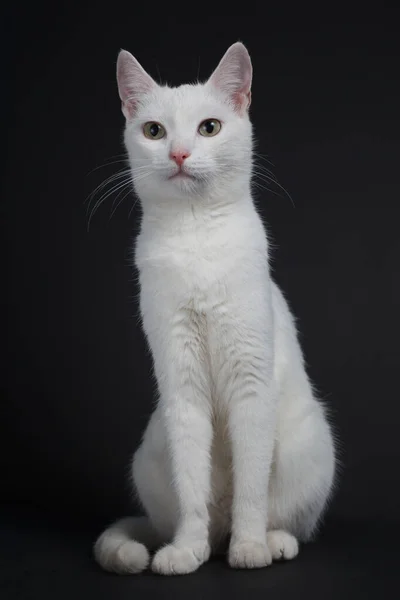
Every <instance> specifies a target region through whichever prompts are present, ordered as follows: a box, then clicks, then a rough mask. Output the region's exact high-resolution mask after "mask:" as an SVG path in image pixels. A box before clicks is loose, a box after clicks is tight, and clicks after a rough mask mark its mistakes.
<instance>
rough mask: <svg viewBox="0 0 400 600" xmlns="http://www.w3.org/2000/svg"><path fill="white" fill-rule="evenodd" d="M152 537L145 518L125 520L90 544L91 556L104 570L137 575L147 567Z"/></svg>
mask: <svg viewBox="0 0 400 600" xmlns="http://www.w3.org/2000/svg"><path fill="white" fill-rule="evenodd" d="M156 538H157V536H156V535H155V533H154V530H153V528H152V526H151V523H150V521H149V519H148V518H147V517H126V518H125V519H121V520H119V521H117V522H116V523H114V524H113V525H111V527H109V528H108V529H106V530H105V531H104V532H103V533H102V534H101V535H100V537H99V538H98V539H97V541H96V543H95V545H94V556H95V559H96V561H97V562H98V563H99V565H100V566H101V567H102V568H103V569H105V570H106V571H111V572H114V573H140V572H141V571H144V569H146V568H147V566H148V564H149V561H150V555H149V550H148V548H149V549H151V550H152V549H153V548H154V547H155V545H156V544H157V542H158V540H157V539H156Z"/></svg>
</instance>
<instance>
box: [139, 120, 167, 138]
mask: <svg viewBox="0 0 400 600" xmlns="http://www.w3.org/2000/svg"><path fill="white" fill-rule="evenodd" d="M143 133H144V135H145V136H146V137H147V138H149V140H161V138H163V137H164V135H165V133H166V131H165V129H164V127H163V126H162V125H160V123H156V122H155V121H149V122H148V123H145V124H144V125H143Z"/></svg>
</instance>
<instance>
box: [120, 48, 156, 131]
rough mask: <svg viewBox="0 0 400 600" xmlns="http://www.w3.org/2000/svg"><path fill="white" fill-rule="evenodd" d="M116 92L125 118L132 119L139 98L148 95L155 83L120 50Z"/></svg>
mask: <svg viewBox="0 0 400 600" xmlns="http://www.w3.org/2000/svg"><path fill="white" fill-rule="evenodd" d="M117 81H118V91H119V96H120V98H121V102H122V112H123V113H124V115H125V117H126V118H127V119H128V118H132V117H133V115H134V113H135V111H136V110H137V103H138V100H139V98H140V96H142V95H144V94H148V93H149V92H150V91H151V90H152V88H153V87H154V86H156V85H157V84H156V82H155V81H154V80H153V79H152V78H151V77H150V75H148V73H146V71H145V70H144V69H143V67H142V66H141V65H140V63H139V62H138V61H137V60H136V58H135V57H134V56H132V54H130V53H129V52H127V51H126V50H121V52H120V53H119V55H118V61H117Z"/></svg>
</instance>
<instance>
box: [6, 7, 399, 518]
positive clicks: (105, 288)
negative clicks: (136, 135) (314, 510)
mask: <svg viewBox="0 0 400 600" xmlns="http://www.w3.org/2000/svg"><path fill="white" fill-rule="evenodd" d="M197 8H198V7H197ZM242 9H243V14H242V13H241V12H239V11H237V13H235V14H237V16H234V15H232V14H229V15H228V14H227V13H226V12H224V11H220V12H215V11H216V10H217V9H216V8H215V7H214V12H213V11H212V10H211V11H210V10H208V9H206V8H204V9H203V8H202V9H201V12H197V13H196V7H193V6H189V5H186V8H185V9H184V10H182V11H181V12H179V11H177V12H176V13H175V16H169V17H166V16H164V15H162V14H161V13H160V12H159V11H157V10H155V9H154V10H153V12H150V11H149V12H148V14H145V12H144V11H143V10H142V11H140V9H139V7H138V6H135V5H134V3H129V4H128V3H127V4H124V3H115V4H114V5H110V4H109V3H107V5H104V7H102V6H100V5H98V4H95V3H90V2H81V3H80V4H79V6H77V7H74V6H71V5H67V4H66V3H65V6H63V5H60V6H59V5H57V3H53V4H51V5H50V4H49V5H44V4H43V3H42V4H40V3H32V5H31V6H30V7H29V5H26V7H24V6H23V5H21V4H20V5H19V7H18V9H14V11H13V14H11V12H9V14H8V15H7V18H6V19H5V20H4V21H3V26H4V28H5V30H6V31H5V34H4V35H5V37H3V43H4V41H5V44H4V53H3V54H4V57H5V59H6V60H5V65H4V71H3V82H4V83H5V85H4V86H3V88H4V92H2V94H3V96H2V101H3V102H4V103H6V104H5V110H3V115H5V134H4V138H3V147H4V146H6V157H5V159H4V160H3V163H2V168H3V170H4V173H3V176H2V225H3V234H2V242H4V243H5V250H4V252H3V254H2V256H3V258H5V263H4V264H5V266H4V270H3V277H2V279H3V281H4V287H3V292H2V302H3V304H4V310H3V311H2V319H4V327H3V330H4V332H5V335H4V337H3V343H2V348H3V352H4V357H3V360H2V368H3V375H2V388H3V392H4V395H3V399H4V402H3V408H2V411H1V412H2V416H1V426H2V428H3V432H2V436H1V440H2V445H3V451H2V452H1V461H2V465H1V480H2V484H1V490H2V491H1V494H2V500H3V501H5V502H9V503H21V504H30V505H31V506H36V507H38V508H41V509H43V510H45V511H47V512H50V513H61V514H63V515H65V516H66V517H74V518H75V517H76V518H77V519H78V518H79V519H80V518H81V517H83V519H84V520H85V521H86V522H91V521H94V520H96V521H98V522H103V521H105V520H107V519H109V518H111V517H114V516H122V515H125V514H126V513H127V512H132V510H133V506H134V505H133V501H132V499H131V495H130V490H129V485H128V479H127V474H128V465H129V460H130V457H131V454H132V452H133V451H134V449H135V448H136V446H137V444H138V442H139V440H140V436H141V433H142V431H143V429H144V427H145V425H146V422H147V418H148V415H149V412H150V411H151V409H152V406H153V402H154V382H153V381H152V379H151V376H150V367H151V362H150V357H149V355H148V352H147V350H146V347H145V343H144V339H143V335H142V332H141V330H140V327H139V324H138V319H137V303H136V295H137V291H138V290H137V286H136V281H135V273H134V272H133V270H132V268H131V265H130V254H131V247H132V240H133V236H134V235H135V232H137V229H138V223H139V218H140V211H139V208H138V206H136V207H135V208H134V209H133V210H132V212H131V214H130V216H129V213H130V211H131V208H132V204H133V202H134V198H133V195H131V196H130V197H129V198H127V199H126V200H125V201H124V202H123V204H121V206H120V207H119V208H118V210H116V212H115V214H114V216H113V217H112V218H111V219H110V212H111V208H112V204H113V200H114V199H115V196H116V195H115V194H114V196H111V197H110V198H109V199H108V200H107V201H106V202H105V203H104V204H103V205H102V206H101V207H100V209H99V210H98V211H97V213H96V214H95V216H94V218H93V220H92V223H91V225H90V228H89V230H88V228H87V215H86V205H85V199H86V198H87V196H88V194H89V193H90V192H91V191H93V190H94V188H95V187H96V186H97V185H98V184H99V183H101V182H102V181H103V180H104V179H105V178H106V177H107V176H109V175H112V174H113V173H115V172H116V171H117V170H118V169H119V168H121V166H122V165H121V163H115V164H109V165H108V166H104V167H102V168H99V169H97V170H95V171H92V170H93V169H94V168H95V167H98V166H100V165H104V164H105V163H107V161H108V162H110V161H112V160H116V158H112V157H115V156H116V155H119V154H121V153H122V152H123V150H124V149H123V146H122V128H123V123H124V119H123V116H122V114H121V112H120V102H119V98H118V94H117V87H116V82H115V64H116V58H117V54H118V51H119V49H120V48H125V49H127V50H129V51H131V52H132V53H133V54H134V55H135V56H136V57H137V58H138V59H139V61H140V62H141V63H142V65H143V66H144V68H146V69H147V70H148V71H149V72H150V73H151V74H152V75H153V76H154V77H155V78H156V79H159V77H161V80H162V81H164V82H168V83H170V84H173V85H178V84H179V83H182V82H187V81H192V80H194V79H196V77H197V75H198V74H199V76H200V78H201V79H205V78H206V77H208V75H209V74H210V73H211V71H212V70H213V68H214V67H215V66H216V64H217V62H218V61H219V59H220V58H221V56H222V54H223V53H224V52H225V50H226V49H227V47H228V46H229V45H230V44H231V43H233V42H235V41H236V40H238V39H240V40H241V41H243V42H244V43H245V44H246V45H247V47H248V49H249V52H250V54H251V56H252V60H253V67H254V83H253V103H252V107H251V115H252V120H253V122H254V125H255V132H256V137H257V139H258V151H259V152H261V153H263V154H267V155H268V156H269V157H270V159H271V160H272V162H273V163H274V165H275V167H274V172H275V174H276V176H277V177H278V180H279V181H280V183H281V184H282V185H283V186H284V187H285V188H286V189H287V190H288V191H289V192H290V194H291V196H292V198H293V201H294V204H295V207H293V206H292V204H291V202H290V200H289V199H288V198H287V197H285V195H281V196H277V195H275V194H273V193H270V192H268V191H257V193H256V196H257V204H258V206H259V209H260V211H261V212H262V215H263V217H264V220H265V222H266V223H267V225H268V231H269V233H270V235H271V239H272V240H273V243H274V246H275V249H274V260H273V269H274V276H275V278H276V280H277V281H278V282H279V284H280V285H281V286H282V288H283V289H284V291H285V292H286V295H287V296H288V298H289V300H290V303H291V306H292V308H293V310H294V312H295V314H296V315H297V318H298V326H299V331H300V334H301V340H302V344H303V348H304V350H305V354H306V358H307V363H308V365H309V373H310V375H311V377H312V378H313V380H314V382H315V384H316V386H317V388H318V390H319V393H320V394H321V396H322V397H323V398H326V399H327V401H328V402H329V405H330V407H331V410H332V417H333V420H334V423H335V428H336V430H337V433H338V436H339V438H340V440H341V444H340V445H341V462H342V472H341V477H340V487H339V489H338V491H337V494H336V496H335V499H334V502H333V504H332V506H331V509H330V517H331V519H337V520H340V519H345V520H349V519H350V520H351V521H352V522H353V523H356V521H357V520H365V519H369V520H370V522H371V523H372V522H375V523H376V522H378V521H379V520H380V519H382V518H385V519H389V520H397V519H398V508H399V505H400V491H399V489H400V486H399V476H398V473H399V459H400V450H399V442H398V437H399V434H398V431H399V414H400V409H399V393H398V383H397V382H398V370H399V367H398V365H399V354H400V350H399V314H400V313H399V308H398V307H399V303H400V285H399V277H398V260H399V255H400V254H399V250H400V248H399V246H400V242H399V235H398V227H399V226H398V203H399V200H400V181H399V159H400V119H399V107H400V89H399V40H398V37H399V36H398V31H397V26H396V20H395V19H394V18H392V17H391V15H388V14H387V15H386V18H385V19H383V18H381V16H379V15H378V14H376V13H375V14H371V15H366V14H365V13H363V14H362V15H361V14H360V15H358V18H357V19H356V18H355V19H354V20H353V19H351V18H350V16H349V15H348V14H347V15H346V16H343V15H342V16H341V15H339V14H331V15H330V16H329V19H328V17H325V18H323V17H322V14H321V15H317V14H315V13H314V14H312V13H311V14H310V15H306V14H305V13H303V14H302V15H294V14H292V13H291V12H290V10H289V7H286V8H285V7H282V12H281V14H279V15H278V14H273V13H272V12H271V8H270V7H264V8H263V13H265V14H264V15H262V13H261V9H258V10H256V9H252V8H251V7H250V5H249V6H248V7H247V11H246V12H245V11H244V7H242ZM192 11H193V12H192ZM176 15H178V16H176ZM91 171H92V172H91ZM272 189H273V191H275V192H279V189H278V188H276V187H272ZM128 217H129V218H128Z"/></svg>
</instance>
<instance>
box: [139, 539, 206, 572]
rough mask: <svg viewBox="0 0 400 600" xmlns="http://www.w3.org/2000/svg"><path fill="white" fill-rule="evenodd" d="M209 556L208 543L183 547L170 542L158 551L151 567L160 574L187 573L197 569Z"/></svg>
mask: <svg viewBox="0 0 400 600" xmlns="http://www.w3.org/2000/svg"><path fill="white" fill-rule="evenodd" d="M209 556H210V547H209V545H208V544H207V543H199V544H195V545H193V546H183V547H180V546H179V547H178V546H174V545H173V544H169V545H168V546H165V547H164V548H161V550H159V551H158V552H157V553H156V555H155V557H154V558H153V562H152V565H151V568H152V570H153V571H154V573H158V574H160V575H186V574H187V573H192V572H193V571H196V569H198V568H199V567H200V565H202V564H203V563H204V562H206V561H207V560H208V558H209Z"/></svg>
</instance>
